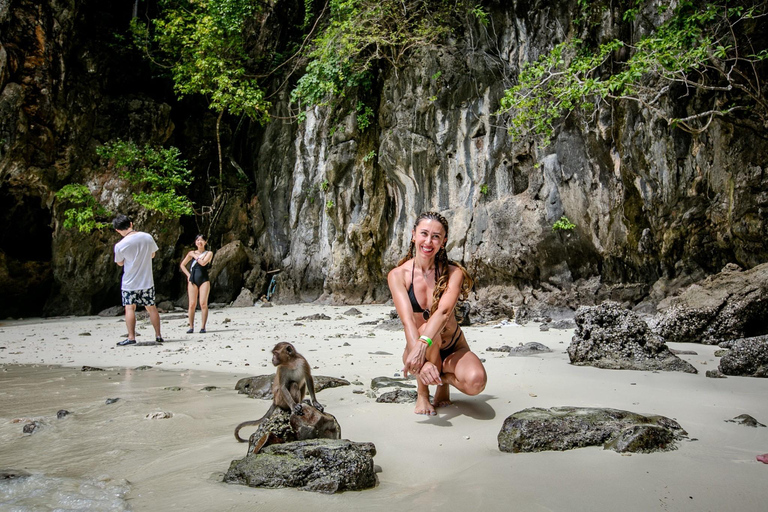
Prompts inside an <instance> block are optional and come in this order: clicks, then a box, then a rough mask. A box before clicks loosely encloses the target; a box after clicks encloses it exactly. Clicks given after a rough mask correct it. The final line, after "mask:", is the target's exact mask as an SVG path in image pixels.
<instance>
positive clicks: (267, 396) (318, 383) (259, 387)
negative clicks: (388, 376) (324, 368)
mask: <svg viewBox="0 0 768 512" xmlns="http://www.w3.org/2000/svg"><path fill="white" fill-rule="evenodd" d="M274 380H275V374H274V373H273V374H272V375H256V376H254V377H243V378H242V379H240V380H238V381H237V384H235V389H236V390H237V391H238V392H239V393H241V394H244V395H248V397H250V398H261V399H264V400H272V398H274V396H273V395H272V382H274ZM312 380H313V381H314V383H315V393H319V392H320V391H322V390H324V389H327V388H338V387H340V386H349V381H348V380H344V379H337V378H336V377H326V376H323V375H318V376H316V377H313V379H312Z"/></svg>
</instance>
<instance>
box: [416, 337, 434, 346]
mask: <svg viewBox="0 0 768 512" xmlns="http://www.w3.org/2000/svg"><path fill="white" fill-rule="evenodd" d="M419 341H423V342H424V343H426V344H427V346H428V347H431V346H432V338H428V337H427V336H419Z"/></svg>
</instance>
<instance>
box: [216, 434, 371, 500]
mask: <svg viewBox="0 0 768 512" xmlns="http://www.w3.org/2000/svg"><path fill="white" fill-rule="evenodd" d="M375 455H376V447H375V446H374V445H373V443H355V442H352V441H348V440H346V439H341V440H329V439H312V440H309V441H297V442H294V443H285V444H275V445H271V446H267V447H266V448H264V449H263V450H262V451H261V452H260V453H258V454H256V455H248V456H246V457H245V458H244V459H241V460H234V461H232V464H231V465H230V466H229V470H228V471H227V473H226V474H225V475H224V481H225V482H227V483H238V484H243V485H248V486H250V487H272V488H275V487H298V488H299V489H300V490H302V491H314V492H321V493H326V494H332V493H336V492H343V491H360V490H363V489H370V488H371V487H374V486H375V485H376V474H375V472H374V467H373V457H374V456H375Z"/></svg>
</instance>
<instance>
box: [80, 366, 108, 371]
mask: <svg viewBox="0 0 768 512" xmlns="http://www.w3.org/2000/svg"><path fill="white" fill-rule="evenodd" d="M80 371H81V372H103V371H104V369H103V368H96V367H95V366H83V367H82V368H81V369H80Z"/></svg>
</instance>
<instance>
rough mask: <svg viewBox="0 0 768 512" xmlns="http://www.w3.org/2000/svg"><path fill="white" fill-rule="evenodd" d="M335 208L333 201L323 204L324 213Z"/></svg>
mask: <svg viewBox="0 0 768 512" xmlns="http://www.w3.org/2000/svg"><path fill="white" fill-rule="evenodd" d="M334 206H336V204H335V203H334V202H333V199H329V200H327V201H326V202H325V211H326V212H327V213H330V212H331V210H333V207H334Z"/></svg>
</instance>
